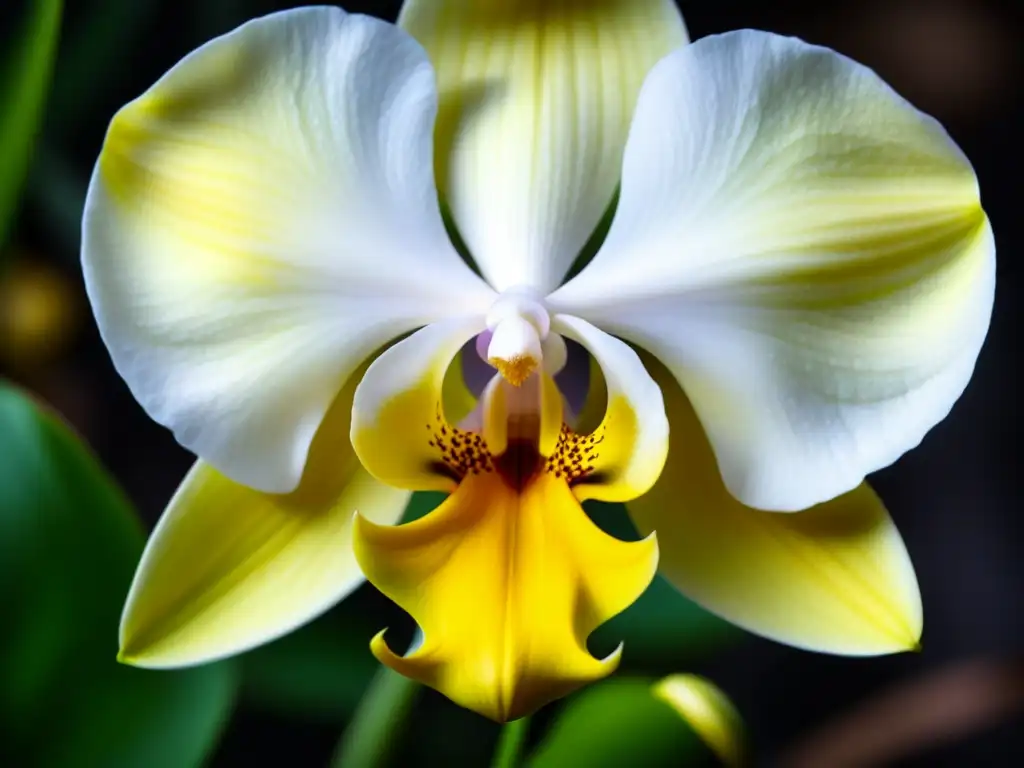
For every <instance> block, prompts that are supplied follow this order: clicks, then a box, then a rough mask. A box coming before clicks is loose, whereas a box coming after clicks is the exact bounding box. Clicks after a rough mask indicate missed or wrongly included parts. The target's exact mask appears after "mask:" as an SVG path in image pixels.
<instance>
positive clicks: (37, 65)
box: [0, 0, 62, 246]
mask: <svg viewBox="0 0 1024 768" xmlns="http://www.w3.org/2000/svg"><path fill="white" fill-rule="evenodd" d="M27 5H28V11H26V13H25V18H24V20H23V24H22V27H21V29H20V30H19V31H18V32H17V33H16V34H15V36H14V38H13V39H11V40H3V41H0V43H2V44H3V45H4V49H3V50H6V51H7V55H6V57H5V58H4V60H3V61H2V62H0V104H2V105H3V106H2V107H0V246H3V245H4V244H5V243H6V242H7V234H8V232H9V230H10V222H11V219H12V218H13V216H14V213H15V210H16V208H17V203H18V198H19V195H20V193H21V187H22V184H23V182H24V181H25V174H26V172H27V171H28V166H29V160H30V158H31V155H32V146H33V144H34V142H35V139H36V135H37V134H38V133H39V123H40V120H41V119H42V115H43V105H44V104H45V103H46V94H47V91H48V90H49V86H50V75H51V73H52V71H53V61H54V58H55V56H56V54H57V40H58V37H59V34H60V18H61V10H62V3H61V0H32V2H29V3H28V4H27Z"/></svg>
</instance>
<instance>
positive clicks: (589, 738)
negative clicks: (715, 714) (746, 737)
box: [526, 677, 716, 768]
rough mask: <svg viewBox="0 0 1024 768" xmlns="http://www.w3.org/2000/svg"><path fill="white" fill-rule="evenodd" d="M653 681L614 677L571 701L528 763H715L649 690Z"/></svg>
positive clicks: (544, 767)
mask: <svg viewBox="0 0 1024 768" xmlns="http://www.w3.org/2000/svg"><path fill="white" fill-rule="evenodd" d="M653 682H654V681H653V680H641V679H636V678H632V679H631V678H626V677H613V678H610V679H608V680H606V681H604V682H601V683H598V684H597V685H593V686H591V687H589V688H585V689H583V691H581V692H580V693H578V694H576V695H575V696H573V697H572V698H570V699H569V700H568V701H567V702H566V704H565V705H564V707H563V709H562V711H561V712H560V713H559V715H558V717H557V719H556V720H555V722H554V723H553V724H552V726H551V728H550V730H549V731H548V732H547V734H546V735H545V737H544V739H543V740H542V741H541V743H540V745H539V746H538V748H537V750H536V751H535V752H534V754H533V755H532V756H531V757H530V759H529V760H527V761H526V765H527V766H529V768H564V766H569V765H581V766H583V765H585V766H587V768H621V766H626V765H628V766H629V767H630V768H661V767H662V766H665V767H666V768H668V766H673V767H674V768H677V767H678V766H687V768H690V767H691V766H701V765H715V764H716V759H715V758H714V755H713V753H712V752H711V750H710V749H708V748H707V747H706V746H705V745H704V742H702V741H701V739H700V738H699V737H698V736H697V735H696V734H695V733H694V732H693V730H691V729H690V727H689V726H688V725H687V724H686V722H685V721H684V720H683V719H682V718H681V717H680V716H679V715H678V714H676V712H675V711H674V710H673V709H672V707H670V706H669V705H668V704H666V703H665V702H663V701H661V700H659V699H658V698H656V697H655V696H654V695H653V693H652V690H651V686H652V684H653Z"/></svg>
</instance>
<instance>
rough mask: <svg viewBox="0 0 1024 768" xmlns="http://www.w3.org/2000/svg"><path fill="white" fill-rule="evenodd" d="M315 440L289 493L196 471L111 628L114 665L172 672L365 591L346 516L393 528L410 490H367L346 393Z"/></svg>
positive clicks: (201, 466)
mask: <svg viewBox="0 0 1024 768" xmlns="http://www.w3.org/2000/svg"><path fill="white" fill-rule="evenodd" d="M346 389H347V392H343V393H342V395H341V396H339V398H338V399H337V401H336V402H335V404H334V405H333V406H332V408H331V411H330V412H329V413H328V415H327V418H326V419H325V420H324V422H323V424H322V426H321V428H320V430H319V431H318V432H317V435H316V437H315V439H314V441H313V445H312V448H311V450H310V458H309V463H308V465H307V467H306V472H305V474H304V475H303V478H302V482H301V483H300V485H299V487H298V488H297V489H296V490H295V491H293V492H292V493H290V494H288V495H283V496H276V495H269V494H264V493H260V492H258V491H253V490H251V489H249V488H246V487H244V486H241V485H238V484H237V483H234V482H232V481H231V480H229V479H228V478H226V477H224V476H223V475H221V474H220V473H218V472H217V471H216V470H214V469H213V468H211V467H210V466H209V465H207V464H205V463H204V462H202V461H199V462H197V463H196V465H195V466H194V467H193V468H192V471H191V472H189V474H188V476H187V477H186V478H185V480H184V482H183V483H182V484H181V487H180V488H179V489H178V493H177V494H176V495H175V496H174V498H173V499H172V500H171V503H170V505H169V507H168V509H167V511H166V512H164V515H163V517H162V518H161V519H160V522H159V523H158V524H157V527H156V530H155V531H154V532H153V535H152V536H151V537H150V540H149V543H148V544H147V546H146V551H145V553H144V554H143V557H142V561H141V563H140V565H139V569H138V571H137V573H136V575H135V582H134V583H133V584H132V588H131V592H130V594H129V595H128V602H127V604H126V606H125V610H124V616H123V617H122V620H121V658H122V660H123V661H126V662H128V663H130V664H135V665H138V666H143V667H174V666H182V665H186V664H195V663H199V662H204V661H209V660H211V659H215V658H220V657H222V656H228V655H231V654H234V653H238V652H240V651H243V650H246V649H248V648H251V647H253V646H255V645H259V644H260V643H264V642H267V641H268V640H272V639H274V638H276V637H278V636H279V635H282V634H284V633H286V632H289V631H291V630H292V629H294V628H295V627H297V626H299V625H300V624H303V623H305V622H306V621H309V620H310V619H312V618H314V617H316V616H317V615H319V614H320V613H322V612H323V611H325V610H327V609H328V608H330V607H331V606H332V605H334V604H335V603H336V602H337V601H338V600H341V599H342V598H343V597H345V596H346V595H347V594H348V593H349V592H351V591H352V590H353V589H355V588H356V587H357V586H358V585H359V584H361V583H362V581H363V576H362V572H361V571H360V570H359V566H358V564H357V563H356V560H355V557H354V554H353V551H352V525H353V519H354V516H355V512H356V511H357V510H358V511H359V512H360V514H362V515H365V516H366V517H367V518H369V519H371V520H373V521H375V522H376V523H379V524H382V525H385V524H392V523H396V522H398V520H399V518H400V517H401V516H402V512H403V511H404V509H405V505H406V503H407V501H408V499H409V493H408V491H403V490H399V489H396V488H391V487H389V486H386V485H383V484H381V483H379V482H377V481H376V480H374V479H373V478H372V477H370V475H369V474H368V473H367V472H366V471H365V470H364V469H363V468H362V467H361V466H360V465H359V462H358V460H357V459H356V457H355V455H354V453H353V452H352V447H351V444H350V443H349V440H348V423H349V412H350V409H351V403H352V389H353V387H351V386H350V387H348V388H346Z"/></svg>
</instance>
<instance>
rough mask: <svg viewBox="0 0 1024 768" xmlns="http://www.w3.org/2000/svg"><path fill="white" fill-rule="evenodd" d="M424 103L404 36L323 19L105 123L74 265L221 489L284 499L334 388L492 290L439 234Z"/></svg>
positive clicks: (103, 323) (287, 27)
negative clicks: (402, 338) (391, 345)
mask: <svg viewBox="0 0 1024 768" xmlns="http://www.w3.org/2000/svg"><path fill="white" fill-rule="evenodd" d="M436 105H437V96H436V89H435V83H434V76H433V71H432V69H431V66H430V64H429V62H428V60H427V58H426V55H425V53H424V52H423V50H422V48H421V47H420V46H419V45H418V44H417V43H416V42H415V41H413V40H412V39H411V38H410V37H409V36H408V35H407V34H406V33H404V32H402V31H401V30H399V29H397V28H396V27H393V26H391V25H388V24H385V23H383V22H381V21H377V20H374V19H370V18H367V17H362V16H348V15H345V14H344V13H343V12H342V11H339V10H337V9H329V8H309V9H301V10H296V11H290V12H285V13H279V14H274V15H272V16H267V17H265V18H262V19H257V20H255V21H252V22H249V23H248V24H246V25H244V26H242V27H240V28H239V29H237V30H235V31H234V32H231V33H230V34H228V35H225V36H224V37H221V38H218V39H216V40H214V41H212V42H210V43H208V44H206V45H204V46H203V47H202V48H200V49H198V50H196V51H194V52H193V53H191V54H190V55H188V56H187V57H185V58H184V59H183V60H182V61H181V62H180V63H178V64H177V65H176V66H175V67H173V68H172V69H171V70H170V71H169V72H168V73H167V74H166V75H164V77H162V78H161V79H160V80H159V81H158V82H157V83H156V85H154V86H153V87H152V88H151V89H150V90H148V91H147V92H146V93H145V94H143V95H142V96H141V97H139V98H138V99H137V100H135V101H134V102H132V103H130V104H129V105H127V106H126V107H124V108H123V109H122V110H121V111H120V112H119V113H118V114H117V116H116V117H115V118H114V120H113V122H112V123H111V126H110V130H109V132H108V134H107V137H106V141H105V143H104V147H103V152H102V154H101V155H100V158H99V161H98V162H97V165H96V169H95V171H94V173H93V178H92V182H91V184H90V188H89V195H88V199H87V201H86V212H85V219H84V222H83V249H82V260H83V266H84V269H85V279H86V287H87V289H88V293H89V297H90V300H91V301H92V304H93V308H94V310H95V313H96V317H97V321H98V323H99V327H100V332H101V334H102V336H103V339H104V341H105V342H106V344H107V346H108V347H109V349H110V353H111V356H112V357H113V360H114V364H115V366H116V367H117V369H118V371H119V372H120V373H121V375H122V376H123V377H124V378H125V380H126V381H127V383H128V385H129V387H130V388H131V390H132V393H133V394H134V395H135V397H136V398H137V399H138V400H139V402H140V403H141V404H142V405H143V407H144V408H145V409H146V410H147V412H148V413H149V414H150V415H151V416H152V417H153V418H154V419H155V420H157V421H159V422H160V423H161V424H164V425H166V426H168V427H170V428H171V429H172V430H173V431H174V433H175V436H176V437H177V438H178V440H179V441H180V442H181V443H182V444H183V445H184V446H185V447H187V448H189V449H191V450H192V451H194V452H196V453H197V454H199V456H200V457H201V458H203V459H204V460H206V461H207V462H209V463H210V464H211V465H213V466H214V467H216V468H217V469H218V470H220V471H222V472H223V473H224V474H225V475H227V476H228V477H230V478H231V479H233V480H235V481H238V482H241V483H243V484H245V485H248V486H251V487H254V488H258V489H260V490H265V491H274V492H280V491H287V490H290V489H291V488H294V487H295V485H296V483H297V482H298V480H299V477H300V475H301V473H302V468H303V465H304V463H305V460H306V454H307V451H308V448H309V443H310V441H311V440H312V437H313V434H314V432H315V431H316V429H317V426H318V425H319V424H320V421H321V419H322V418H323V415H324V413H325V411H326V410H327V408H328V406H329V405H330V403H331V401H332V400H333V399H334V397H335V396H336V395H337V393H338V391H339V390H340V389H341V387H342V385H343V384H344V383H345V381H346V379H347V378H348V377H349V376H350V375H351V374H352V372H353V371H354V370H355V369H356V368H357V367H358V366H359V365H360V364H361V363H362V362H363V361H364V360H365V359H366V358H367V357H368V356H370V355H371V354H373V353H374V352H375V351H376V350H378V349H379V348H380V347H382V346H383V345H384V344H386V343H387V342H388V341H390V340H391V339H393V338H395V337H396V336H398V335H400V334H401V333H404V332H406V331H408V330H410V329H412V328H414V327H416V326H418V325H422V324H424V323H427V322H429V321H431V320H433V319H436V318H439V317H444V316H446V315H448V314H450V313H453V312H459V313H461V312H466V311H481V312H482V311H485V310H486V307H487V306H488V305H489V303H490V296H491V292H490V290H489V289H488V288H486V286H485V285H484V284H483V282H482V281H481V280H479V279H478V278H477V277H475V276H474V275H473V274H472V273H471V272H470V270H468V269H467V268H466V267H465V265H464V264H463V263H462V262H461V260H460V258H459V257H458V255H457V254H456V253H455V252H454V250H453V249H452V247H451V244H450V243H449V241H448V239H447V236H446V234H445V232H444V227H443V224H442V222H441V218H440V212H439V209H438V204H437V198H436V193H435V190H434V184H433V174H432V131H433V124H434V116H435V113H436Z"/></svg>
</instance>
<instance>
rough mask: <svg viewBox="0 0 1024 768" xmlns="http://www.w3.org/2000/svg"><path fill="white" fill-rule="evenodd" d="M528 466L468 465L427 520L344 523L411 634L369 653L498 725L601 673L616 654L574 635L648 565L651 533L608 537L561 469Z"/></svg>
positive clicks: (633, 593) (632, 587) (624, 594)
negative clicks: (414, 631) (600, 652)
mask: <svg viewBox="0 0 1024 768" xmlns="http://www.w3.org/2000/svg"><path fill="white" fill-rule="evenodd" d="M540 467H541V469H540V471H537V472H534V473H533V474H532V475H528V476H526V477H519V478H518V482H517V483H510V482H509V480H508V478H507V477H506V473H505V472H501V471H487V472H482V473H480V474H469V475H467V476H466V478H464V479H463V480H462V482H461V483H460V484H459V486H458V488H457V489H456V491H455V492H454V493H453V494H452V495H451V496H450V497H449V498H448V499H447V500H446V501H445V502H444V503H443V504H442V505H441V506H440V507H438V508H437V509H436V510H434V512H432V513H431V514H429V515H427V516H426V517H423V518H421V519H419V520H416V521H414V522H412V523H408V524H406V525H401V526H396V527H392V526H380V525H376V524H374V523H372V522H370V521H369V520H366V519H365V518H364V517H362V516H361V515H358V514H357V517H356V521H355V526H354V532H353V544H354V548H355V553H356V559H357V560H358V562H359V565H360V567H361V568H362V569H363V573H365V574H366V577H367V578H368V579H369V580H370V581H371V582H373V584H374V585H376V586H377V588H378V589H380V590H381V591H382V592H383V593H384V594H386V595H387V596H388V597H390V598H391V599H392V600H394V601H395V602H396V603H397V604H398V605H399V606H401V607H402V608H403V609H405V610H406V611H408V612H409V613H410V614H411V615H412V617H413V618H414V619H415V620H416V622H417V623H418V624H419V626H420V628H421V630H422V631H423V635H424V640H423V643H422V645H420V647H419V648H417V649H416V650H415V651H413V652H412V653H410V654H409V655H407V656H404V657H403V656H397V655H396V654H394V653H393V652H392V651H391V649H390V648H389V647H388V645H387V643H386V642H385V640H384V638H383V633H382V634H380V635H378V636H377V637H376V638H374V641H373V643H372V645H371V648H372V650H373V653H374V655H376V656H377V658H378V659H379V660H380V661H381V662H382V663H384V664H386V665H387V666H389V667H391V668H392V669H394V670H396V671H398V672H399V673H401V674H403V675H406V676H407V677H411V678H413V679H415V680H419V681H420V682H422V683H424V684H426V685H429V686H431V687H432V688H435V689H437V690H439V691H441V692H442V693H444V694H445V695H446V696H448V697H449V698H450V699H452V700H453V701H455V702H456V703H457V704H460V705H462V706H464V707H467V708H469V709H473V710H475V711H477V712H479V713H481V714H483V715H486V716H487V717H489V718H491V719H492V720H496V721H498V722H505V721H508V720H514V719H517V718H519V717H523V716H524V715H527V714H530V713H531V712H533V711H535V710H536V709H538V708H539V707H541V706H543V705H544V704H546V703H547V702H549V701H552V700H554V699H557V698H559V697H561V696H564V695H566V694H567V693H569V692H571V691H572V690H575V689H576V688H578V687H580V686H582V685H585V684H586V683H589V682H592V681H594V680H597V679H600V678H602V677H605V676H606V675H609V674H611V673H612V672H613V671H614V670H615V668H616V667H617V666H618V659H619V652H618V651H616V652H615V653H613V654H611V655H610V656H608V657H607V658H605V659H596V658H594V657H593V656H591V655H590V653H589V652H588V651H587V647H586V640H587V636H588V635H589V634H590V633H591V632H592V631H593V630H594V629H596V628H597V626H598V625H600V624H602V623H603V622H605V621H607V620H608V619H610V618H611V617H612V616H614V615H615V614H617V613H619V612H621V611H622V610H624V609H625V608H626V607H628V606H629V605H630V604H631V603H632V602H633V601H634V600H636V598H637V597H639V596H640V594H641V593H642V592H643V591H644V589H646V588H647V585H648V584H649V583H650V581H651V579H652V578H654V574H655V571H656V569H657V562H658V545H657V542H656V540H655V537H654V535H653V534H652V535H651V536H649V537H648V538H646V539H644V540H643V541H637V542H624V541H619V540H618V539H615V538H613V537H611V536H608V535H607V534H605V533H604V532H603V531H601V530H600V529H599V528H597V527H596V526H595V525H594V524H593V523H592V522H591V521H590V519H589V518H588V517H587V515H586V513H585V512H584V511H583V509H582V508H581V507H580V504H579V502H578V501H577V500H576V497H575V496H574V495H573V492H572V490H571V489H570V488H569V485H568V483H567V482H566V481H565V479H564V478H557V477H555V476H554V475H553V474H551V473H548V472H546V471H544V470H543V463H541V464H540ZM518 483H521V487H520V488H516V487H515V486H516V485H517V484H518Z"/></svg>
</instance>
